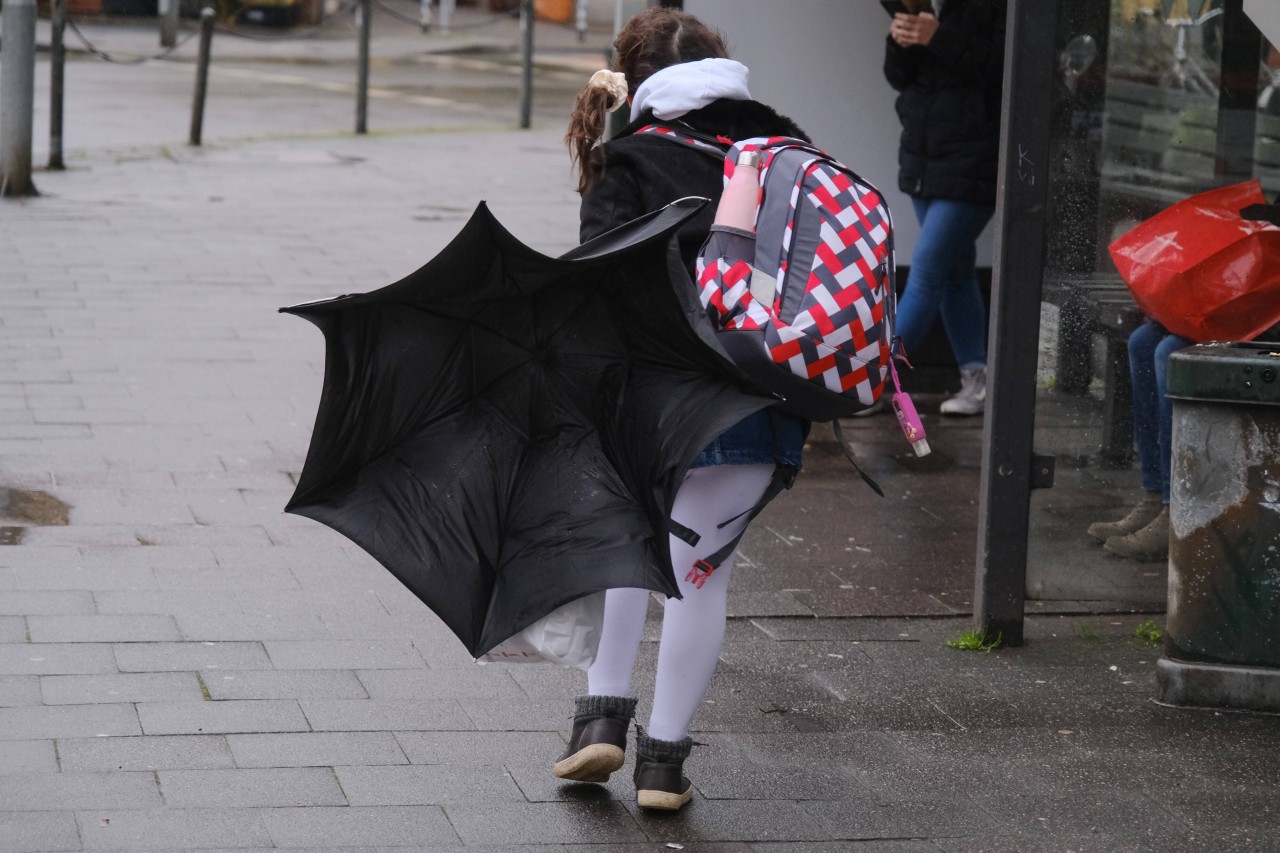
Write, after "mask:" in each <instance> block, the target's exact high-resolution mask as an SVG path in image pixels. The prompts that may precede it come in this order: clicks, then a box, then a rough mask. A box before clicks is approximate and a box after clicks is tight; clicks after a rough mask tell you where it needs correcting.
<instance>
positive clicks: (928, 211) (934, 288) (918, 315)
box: [896, 198, 995, 366]
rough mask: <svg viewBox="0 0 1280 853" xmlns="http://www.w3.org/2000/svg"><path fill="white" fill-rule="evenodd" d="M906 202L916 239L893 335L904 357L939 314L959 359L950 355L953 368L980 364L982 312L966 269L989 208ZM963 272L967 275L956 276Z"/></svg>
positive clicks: (982, 356) (975, 283) (984, 346)
mask: <svg viewBox="0 0 1280 853" xmlns="http://www.w3.org/2000/svg"><path fill="white" fill-rule="evenodd" d="M911 201H912V205H913V206H914V207H915V211H916V218H917V219H919V221H920V238H919V239H918V240H917V241H916V246H915V250H914V251H913V252H912V253H911V275H910V277H909V278H908V280H907V286H906V288H905V289H904V290H903V293H902V302H901V303H900V304H899V305H898V323H897V330H896V331H897V334H898V336H899V337H901V338H902V343H903V346H904V347H905V349H906V353H907V357H908V358H910V357H911V352H912V350H913V349H914V348H915V347H918V346H919V345H920V344H921V342H922V341H923V340H924V336H925V335H927V334H928V333H929V330H930V329H931V328H933V324H934V322H936V320H937V319H938V315H939V313H940V312H942V313H943V316H944V322H946V323H947V334H948V337H949V338H951V340H952V346H953V347H954V348H958V349H959V350H960V351H961V352H963V353H964V354H963V355H961V352H957V353H956V359H957V362H959V363H960V364H961V365H962V366H963V365H964V364H965V362H966V361H968V362H970V363H972V364H974V365H977V366H980V365H982V364H985V363H986V351H987V341H986V325H987V320H986V307H985V306H984V304H983V302H982V293H981V291H980V290H979V289H978V281H977V276H976V274H974V273H973V269H972V267H973V264H974V260H975V259H976V257H977V255H976V249H975V247H974V244H975V243H976V241H977V239H978V235H980V234H981V233H982V229H983V228H985V227H986V224H987V222H988V221H989V220H990V219H991V216H992V214H993V213H994V212H995V208H994V207H993V206H991V205H981V204H970V203H968V202H960V201H950V200H948V199H918V198H913V199H912V200H911ZM966 266H968V268H969V269H968V274H960V273H959V272H958V271H960V270H963V269H964V268H965V267H966ZM952 291H954V293H951V292H952ZM944 300H945V301H946V302H945V309H946V310H945V311H944ZM948 314H949V315H951V316H950V317H949V318H948V317H947V315H948Z"/></svg>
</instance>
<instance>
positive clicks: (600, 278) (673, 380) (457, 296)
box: [281, 199, 771, 657]
mask: <svg viewBox="0 0 1280 853" xmlns="http://www.w3.org/2000/svg"><path fill="white" fill-rule="evenodd" d="M703 203H705V201H704V200H702V199H688V200H682V201H679V202H675V203H673V204H672V205H669V206H668V207H666V208H664V209H663V210H660V211H657V212H655V213H651V214H648V215H646V216H644V217H641V218H639V219H637V220H634V221H633V222H631V223H628V224H627V225H624V226H622V227H620V228H618V229H615V230H614V231H611V232H609V233H608V234H605V235H603V236H601V237H599V238H597V239H595V240H593V241H591V242H589V243H586V244H584V245H582V246H579V247H578V248H577V249H575V250H574V251H572V252H570V253H569V254H567V255H564V256H563V257H561V258H550V257H547V256H545V255H542V254H539V253H538V252H535V251H533V250H532V249H530V248H528V247H527V246H525V245H523V244H522V243H520V241H518V240H517V239H516V238H515V237H513V236H512V235H511V234H510V233H508V232H507V231H506V229H504V228H503V227H502V226H501V225H500V224H499V223H498V222H497V220H496V219H494V217H493V215H492V214H491V213H490V212H489V210H488V208H487V207H485V205H484V204H481V205H480V206H479V207H477V209H476V211H475V213H474V214H473V215H472V217H471V220H470V221H469V222H468V223H467V224H466V226H465V227H464V228H463V229H462V231H461V232H460V233H459V234H458V236H457V237H456V238H455V239H454V240H453V242H451V243H450V244H449V245H448V246H447V247H446V248H445V249H444V250H443V251H442V252H441V253H440V254H439V255H437V256H436V257H435V258H434V259H433V260H431V261H430V262H429V263H427V265H426V266H424V267H422V268H421V269H419V270H418V271H417V272H415V273H413V274H411V275H409V276H408V277H407V278H404V279H402V280H400V281H398V282H396V283H394V284H391V285H388V286H386V287H383V288H381V289H380V290H375V291H373V292H371V293H364V294H359V295H354V296H340V297H338V298H336V299H330V300H326V301H322V302H313V303H308V304H305V305H297V306H294V307H291V308H283V309H281V310H282V311H285V312H286V313H290V314H297V315H299V316H301V317H305V318H306V319H307V320H310V321H311V322H312V323H314V324H316V326H318V327H319V328H320V330H321V331H322V332H323V333H324V336H325V376H324V385H323V388H322V391H321V395H320V405H319V411H318V413H317V415H316V423H315V429H314V431H313V433H312V436H311V446H310V449H309V450H308V452H307V459H306V464H305V465H304V467H303V470H302V474H301V477H300V478H299V481H298V486H297V489H296V491H295V492H294V494H293V497H292V499H291V500H290V501H289V504H288V506H286V508H285V509H286V511H288V512H292V513H296V514H298V515H303V516H306V517H308V518H312V519H315V520H316V521H319V522H322V523H323V524H326V525H328V526H330V527H332V528H333V529H335V530H337V531H338V532H340V533H342V534H343V535H345V536H346V537H348V538H349V539H351V540H352V541H353V542H355V543H356V544H358V545H359V546H360V547H362V548H363V549H365V550H366V551H368V552H369V553H370V554H371V555H372V556H373V557H374V558H375V559H377V560H378V561H379V562H380V563H381V564H382V565H383V566H385V567H386V568H387V569H388V570H390V571H391V573H392V574H393V575H395V576H396V577H397V578H398V579H399V580H400V581H401V582H402V583H403V584H404V585H405V586H406V587H408V588H409V589H410V590H411V591H412V592H413V593H414V594H415V595H417V596H418V597H419V598H420V599H422V601H423V602H425V603H426V604H427V606H428V607H430V608H431V609H432V610H433V611H435V613H436V614H437V615H438V616H439V617H440V618H441V619H443V620H444V622H445V623H446V624H447V625H448V626H449V627H450V628H451V629H452V630H453V632H454V633H455V634H457V635H458V637H459V638H460V639H461V640H462V642H463V643H464V644H465V645H466V647H467V649H468V650H470V652H471V653H472V654H473V655H475V656H477V657H478V656H480V655H481V654H483V653H485V652H487V651H489V650H490V649H492V648H493V647H494V646H496V645H498V644H499V643H501V642H502V641H503V640H505V639H507V638H508V637H511V636H512V635H514V634H515V633H517V632H518V631H520V630H522V629H524V628H525V627H527V626H528V625H529V624H531V623H533V622H534V621H536V620H538V619H540V618H541V617H543V616H545V615H547V614H548V613H550V612H551V611H553V610H555V609H556V608H557V607H559V606H561V605H562V604H565V603H567V602H569V601H573V600H575V599H577V598H580V597H581V596H583V595H587V594H589V593H592V592H597V591H599V590H603V589H609V588H614V587H643V588H647V589H652V590H656V591H658V592H661V593H665V594H666V595H669V596H677V595H679V593H678V591H677V588H676V584H675V577H674V573H673V571H672V566H671V562H670V556H669V551H668V546H667V529H668V527H667V525H668V521H667V519H668V515H669V513H670V510H671V505H672V502H673V501H674V498H675V491H676V487H677V486H678V485H679V481H680V478H682V477H683V475H684V472H685V470H686V469H687V468H688V465H689V464H690V463H691V462H692V460H693V458H694V456H696V455H697V453H698V451H699V450H700V449H701V448H702V447H704V446H705V445H706V444H707V443H708V442H709V441H710V440H711V439H712V438H714V437H715V436H716V435H718V434H719V433H721V432H723V431H724V430H725V429H726V428H728V427H729V426H731V425H733V424H734V423H736V422H737V421H739V420H741V419H742V418H743V417H745V416H746V415H748V414H750V413H751V412H754V411H757V410H759V409H761V408H763V407H765V406H767V405H769V404H770V402H771V399H770V398H768V397H765V396H762V395H761V394H760V393H758V392H756V391H755V390H753V389H752V387H751V386H750V385H749V384H748V383H747V382H746V381H745V380H744V378H743V377H742V375H741V374H740V372H739V371H738V370H737V369H736V368H734V367H733V365H732V364H731V363H730V362H729V361H728V360H727V359H726V358H725V357H724V355H723V354H722V352H721V351H720V350H719V349H718V347H717V345H716V344H715V342H714V337H713V332H712V330H711V327H710V325H709V322H708V321H707V319H706V317H705V314H704V313H703V310H702V308H701V306H700V305H699V304H698V300H697V295H696V293H695V291H694V287H693V284H692V282H691V281H690V280H689V274H688V271H687V270H686V269H685V267H684V266H683V262H682V261H681V260H680V255H679V250H678V247H677V245H676V240H675V231H676V229H677V228H678V227H679V226H680V224H681V223H682V222H684V221H685V220H686V219H687V218H688V217H689V216H691V215H692V214H694V213H696V212H697V210H698V209H699V208H700V207H701V205H702V204H703Z"/></svg>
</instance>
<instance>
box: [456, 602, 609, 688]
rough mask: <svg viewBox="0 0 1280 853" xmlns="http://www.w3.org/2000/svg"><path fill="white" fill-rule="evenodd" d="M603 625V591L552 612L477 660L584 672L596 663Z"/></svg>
mask: <svg viewBox="0 0 1280 853" xmlns="http://www.w3.org/2000/svg"><path fill="white" fill-rule="evenodd" d="M603 624H604V592H603V591H601V592H593V593H592V594H591V595H585V596H583V597H582V598H579V599H576V600H574V601H570V602H569V603H568V604H565V605H563V606H562V607H559V608H558V609H556V610H553V611H552V612H551V613H549V614H548V615H546V616H544V617H542V618H541V619H539V620H538V621H537V622H534V623H533V624H532V625H530V626H529V627H528V628H525V629H524V630H523V631H521V632H520V633H518V634H516V635H515V636H513V637H510V638H508V639H506V640H504V641H503V642H501V643H499V644H498V645H497V646H495V647H494V648H493V649H492V650H490V651H488V652H486V653H485V654H483V655H481V656H480V657H478V658H476V660H477V661H479V662H483V663H499V662H501V663H555V664H559V665H560V666H574V667H577V668H578V669H582V670H585V669H587V668H588V667H589V666H591V664H592V663H594V662H595V659H596V650H597V649H598V648H599V646H600V628H601V626H602V625H603Z"/></svg>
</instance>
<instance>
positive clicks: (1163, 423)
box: [1134, 334, 1192, 505]
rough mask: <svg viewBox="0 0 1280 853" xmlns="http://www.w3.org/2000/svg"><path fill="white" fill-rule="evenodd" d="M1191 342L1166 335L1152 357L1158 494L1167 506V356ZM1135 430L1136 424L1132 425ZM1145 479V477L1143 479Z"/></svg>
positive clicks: (1169, 412) (1169, 445)
mask: <svg viewBox="0 0 1280 853" xmlns="http://www.w3.org/2000/svg"><path fill="white" fill-rule="evenodd" d="M1191 343H1192V342H1191V341H1189V340H1187V339H1186V338H1182V337H1179V336H1178V335H1174V334H1169V335H1166V336H1165V338H1164V340H1162V341H1160V343H1159V344H1158V345H1157V346H1156V348H1155V354H1154V357H1153V367H1154V372H1155V393H1156V402H1157V406H1158V408H1157V410H1156V411H1157V415H1158V417H1159V419H1160V422H1159V427H1158V429H1157V442H1156V443H1157V450H1158V452H1159V454H1160V461H1159V472H1160V492H1161V499H1162V500H1163V501H1164V503H1165V504H1166V505H1167V504H1168V503H1169V472H1170V469H1171V468H1172V467H1173V401H1172V400H1170V399H1169V397H1168V394H1167V390H1168V387H1169V385H1168V381H1167V378H1168V375H1169V356H1170V355H1172V354H1173V352H1174V351H1175V350H1180V349H1182V348H1183V347H1189V346H1191ZM1134 429H1135V430H1136V429H1137V424H1136V423H1135V424H1134ZM1144 479H1145V477H1144Z"/></svg>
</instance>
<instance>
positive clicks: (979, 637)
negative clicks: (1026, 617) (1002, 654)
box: [945, 628, 1004, 654]
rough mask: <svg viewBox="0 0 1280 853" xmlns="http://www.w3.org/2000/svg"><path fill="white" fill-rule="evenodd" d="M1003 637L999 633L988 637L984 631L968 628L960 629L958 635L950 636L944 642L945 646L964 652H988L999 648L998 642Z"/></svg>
mask: <svg viewBox="0 0 1280 853" xmlns="http://www.w3.org/2000/svg"><path fill="white" fill-rule="evenodd" d="M1003 639H1004V637H1003V636H1002V635H1001V634H998V633H997V634H996V635H995V636H994V637H988V636H987V632H986V631H983V630H981V629H979V628H970V629H968V630H965V631H961V632H960V633H959V634H958V635H956V636H955V637H952V638H951V639H950V640H946V641H945V642H946V645H947V648H950V649H960V650H961V651H964V652H982V653H983V654H989V653H990V652H991V650H992V649H998V648H1000V643H1001V642H1002V641H1003Z"/></svg>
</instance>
